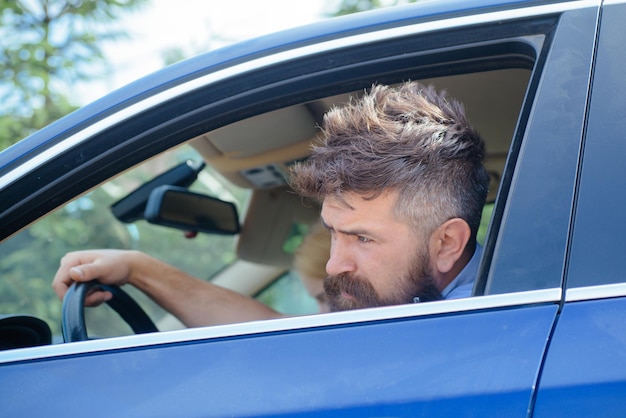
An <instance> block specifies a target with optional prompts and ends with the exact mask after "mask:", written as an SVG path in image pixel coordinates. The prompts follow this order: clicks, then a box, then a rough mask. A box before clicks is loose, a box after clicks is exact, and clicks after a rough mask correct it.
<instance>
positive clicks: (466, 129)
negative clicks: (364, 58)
mask: <svg viewBox="0 0 626 418" xmlns="http://www.w3.org/2000/svg"><path fill="white" fill-rule="evenodd" d="M322 132H323V138H322V142H321V144H319V145H317V146H315V147H314V148H313V150H312V153H311V156H310V157H309V158H308V159H307V160H306V161H304V162H301V163H299V164H296V165H294V167H293V168H292V176H291V185H292V187H293V188H294V190H296V191H297V192H298V193H300V194H302V195H304V196H308V197H314V198H318V199H323V198H325V197H326V196H329V195H334V196H336V197H338V198H339V199H341V196H342V195H343V194H344V193H356V194H358V195H361V196H362V197H363V198H364V199H373V198H376V197H377V196H379V195H380V194H381V193H383V192H385V191H390V190H395V191H397V192H398V196H399V197H398V201H397V202H396V206H395V213H396V216H397V217H398V219H401V220H404V221H407V222H409V223H411V224H412V225H414V227H415V228H417V230H418V231H419V230H421V231H424V232H426V233H428V234H430V233H432V231H434V230H435V229H436V228H437V227H438V226H439V225H441V224H442V223H443V222H445V221H446V220H448V219H451V218H461V219H464V220H465V221H466V222H467V223H468V225H469V226H470V228H471V230H472V240H471V244H473V243H474V240H475V237H476V232H477V231H478V227H479V225H480V218H481V214H482V208H483V206H484V204H485V199H486V196H487V191H488V186H489V176H488V175H487V172H486V170H485V169H484V167H483V160H484V154H485V146H484V141H483V140H482V138H481V137H480V135H478V133H477V132H476V131H475V130H474V129H473V128H472V127H471V126H470V124H469V123H468V121H467V119H466V117H465V113H464V109H463V106H462V105H461V104H460V103H459V102H457V101H456V100H453V99H449V98H447V97H446V93H445V92H437V91H436V90H435V89H434V87H432V86H428V87H425V86H423V85H421V84H419V83H417V82H407V83H404V84H402V85H400V86H398V87H396V88H392V87H389V86H384V85H374V86H373V87H372V89H371V90H370V92H369V93H365V94H364V95H363V97H361V98H360V99H358V100H354V99H353V100H351V101H350V103H348V104H347V105H345V106H342V107H336V108H333V109H331V110H329V111H328V113H327V114H326V115H325V116H324V126H323V131H322Z"/></svg>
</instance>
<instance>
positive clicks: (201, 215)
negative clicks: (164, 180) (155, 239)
mask: <svg viewBox="0 0 626 418" xmlns="http://www.w3.org/2000/svg"><path fill="white" fill-rule="evenodd" d="M144 217H145V219H146V220H147V221H148V222H150V223H152V224H156V225H162V226H168V227H172V228H177V229H182V230H184V231H194V232H206V233H209V234H220V235H235V234H238V233H239V231H240V225H239V216H238V214H237V208H236V207H235V205H234V204H233V203H230V202H225V201H223V200H220V199H217V198H215V197H211V196H206V195H202V194H198V193H194V192H190V191H189V190H187V189H185V188H182V187H175V186H161V187H157V188H156V189H154V190H153V191H152V193H150V197H149V199H148V203H147V205H146V211H145V213H144Z"/></svg>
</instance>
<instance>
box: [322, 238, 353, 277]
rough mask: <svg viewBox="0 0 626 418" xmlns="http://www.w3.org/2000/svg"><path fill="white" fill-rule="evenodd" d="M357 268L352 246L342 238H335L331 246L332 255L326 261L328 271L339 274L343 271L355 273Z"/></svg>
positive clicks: (335, 274) (333, 274) (332, 274)
mask: <svg viewBox="0 0 626 418" xmlns="http://www.w3.org/2000/svg"><path fill="white" fill-rule="evenodd" d="M355 269H356V264H355V263H354V258H353V257H352V256H351V252H350V248H348V246H347V245H345V244H343V243H342V242H341V240H339V239H334V240H333V241H332V243H331V246H330V257H329V258H328V262H327V263H326V273H328V274H329V275H330V276H338V275H339V274H341V273H353V272H354V271H355Z"/></svg>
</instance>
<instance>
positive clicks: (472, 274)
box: [441, 244, 483, 299]
mask: <svg viewBox="0 0 626 418" xmlns="http://www.w3.org/2000/svg"><path fill="white" fill-rule="evenodd" d="M482 255H483V247H481V246H480V244H476V250H475V251H474V255H473V256H472V258H471V259H470V261H469V263H467V265H466V266H465V267H463V270H461V272H460V273H459V275H458V276H456V277H455V278H454V280H452V281H451V282H450V283H449V284H448V285H447V286H446V287H445V288H444V289H443V291H442V292H441V295H442V296H443V298H444V299H460V298H468V297H470V296H472V291H473V290H474V281H475V280H476V275H477V274H478V265H479V264H480V259H481V257H482Z"/></svg>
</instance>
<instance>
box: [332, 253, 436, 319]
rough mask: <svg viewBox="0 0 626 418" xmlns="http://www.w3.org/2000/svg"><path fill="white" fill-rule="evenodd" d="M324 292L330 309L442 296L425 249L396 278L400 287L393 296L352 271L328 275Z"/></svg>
mask: <svg viewBox="0 0 626 418" xmlns="http://www.w3.org/2000/svg"><path fill="white" fill-rule="evenodd" d="M324 291H325V292H326V295H327V296H328V303H329V306H330V310H331V312H336V311H346V310H351V309H363V308H373V307H377V306H387V305H402V304H406V303H412V302H413V301H414V300H415V298H416V297H417V298H419V301H420V302H429V301H433V300H440V299H443V296H442V295H441V292H439V290H438V289H437V287H436V286H435V281H434V278H433V274H432V267H431V263H430V260H429V257H428V252H427V251H422V252H421V253H420V254H419V255H418V256H417V257H415V262H414V263H413V264H412V265H411V266H410V268H409V272H408V273H407V275H406V276H404V277H400V278H398V279H397V287H396V288H395V289H394V291H393V292H392V293H391V294H390V295H387V296H384V297H383V296H380V295H379V294H378V293H377V292H376V290H375V289H374V287H373V286H372V284H371V283H370V281H369V280H367V278H363V277H357V276H355V275H353V274H351V273H344V274H340V275H338V276H328V277H326V278H325V279H324ZM345 295H348V297H346V296H345Z"/></svg>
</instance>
